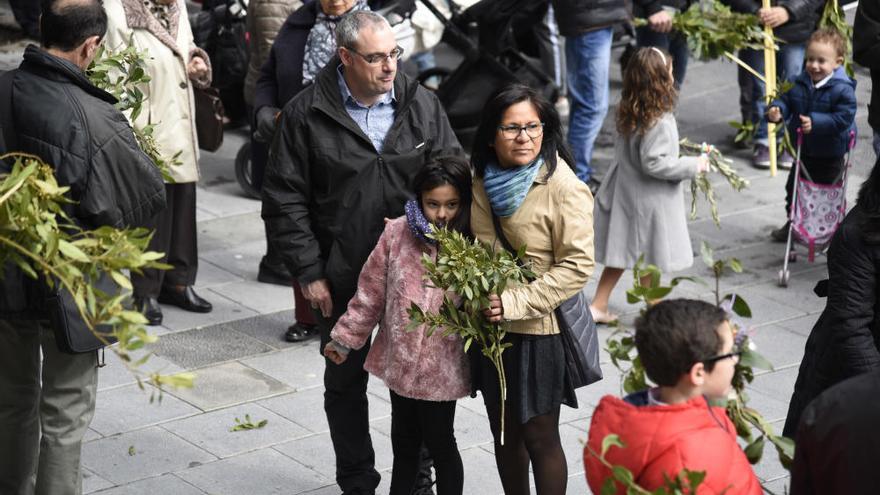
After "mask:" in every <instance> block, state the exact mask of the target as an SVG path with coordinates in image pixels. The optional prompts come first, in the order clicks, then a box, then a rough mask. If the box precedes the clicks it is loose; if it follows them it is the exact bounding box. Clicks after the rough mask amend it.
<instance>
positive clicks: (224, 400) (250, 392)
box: [170, 362, 291, 411]
mask: <svg viewBox="0 0 880 495" xmlns="http://www.w3.org/2000/svg"><path fill="white" fill-rule="evenodd" d="M192 371H193V372H194V373H195V374H196V376H197V379H196V386H195V387H193V388H181V389H177V390H172V391H171V392H170V393H171V394H172V395H174V396H176V397H177V398H179V399H181V400H184V401H186V402H188V403H190V404H192V405H194V406H196V407H198V408H199V409H201V410H203V411H210V410H213V409H219V408H221V407H226V406H230V405H234V404H241V403H243V402H249V401H253V400H257V399H265V398H268V397H274V396H276V395H281V394H284V393H287V392H290V391H291V388H290V387H288V386H287V385H285V384H283V383H281V382H279V381H278V380H275V379H274V378H272V377H269V376H266V375H264V374H262V373H260V372H259V371H257V370H255V369H253V368H249V367H247V366H245V365H243V364H241V363H237V362H231V363H225V364H219V365H215V366H209V367H206V368H198V369H195V370H192Z"/></svg>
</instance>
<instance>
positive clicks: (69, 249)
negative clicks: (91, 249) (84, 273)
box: [58, 239, 91, 263]
mask: <svg viewBox="0 0 880 495" xmlns="http://www.w3.org/2000/svg"><path fill="white" fill-rule="evenodd" d="M58 250H59V251H61V253H62V254H64V255H65V256H67V257H68V258H70V259H72V260H74V261H79V262H82V263H89V262H91V259H90V258H89V257H88V256H86V253H84V252H82V251H81V250H80V249H79V248H78V247H76V246H74V245H73V244H72V243H70V242H68V241H66V240H64V239H58Z"/></svg>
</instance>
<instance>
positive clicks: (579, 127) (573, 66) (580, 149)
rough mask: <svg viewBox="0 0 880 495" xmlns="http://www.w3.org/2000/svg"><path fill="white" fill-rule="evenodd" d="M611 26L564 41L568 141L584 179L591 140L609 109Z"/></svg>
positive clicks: (584, 179) (594, 137)
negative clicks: (567, 101) (566, 68)
mask: <svg viewBox="0 0 880 495" xmlns="http://www.w3.org/2000/svg"><path fill="white" fill-rule="evenodd" d="M612 34H613V30H612V28H610V27H609V28H604V29H597V30H595V31H589V32H586V33H584V34H581V35H578V36H572V37H570V38H568V39H566V40H565V62H566V65H567V67H568V73H567V76H568V100H569V122H568V144H569V145H570V146H571V149H572V151H573V152H574V158H575V173H576V174H577V176H578V178H579V179H581V180H582V181H584V182H586V181H588V180H589V179H590V176H591V175H592V174H593V169H592V168H591V166H590V163H591V158H592V155H593V143H594V142H595V141H596V136H598V135H599V131H600V130H601V129H602V121H604V120H605V114H606V113H607V112H608V66H609V64H610V63H611V37H612Z"/></svg>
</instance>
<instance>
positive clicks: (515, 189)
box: [483, 155, 544, 217]
mask: <svg viewBox="0 0 880 495" xmlns="http://www.w3.org/2000/svg"><path fill="white" fill-rule="evenodd" d="M543 164H544V159H543V158H541V156H540V155H539V156H538V158H536V159H535V161H533V162H532V163H531V164H529V165H524V166H522V167H510V168H501V167H499V166H498V164H497V163H495V162H489V163H487V164H486V171H485V173H484V174H483V187H484V188H485V189H486V195H487V196H488V197H489V204H490V205H492V211H493V212H494V213H495V215H497V216H499V217H509V216H511V215H513V214H514V213H516V210H518V209H519V207H520V206H521V205H522V204H523V201H525V199H526V194H528V193H529V189H530V188H531V187H532V183H533V182H535V177H537V176H538V171H539V170H541V165H543Z"/></svg>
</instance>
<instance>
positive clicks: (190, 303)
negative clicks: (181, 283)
mask: <svg viewBox="0 0 880 495" xmlns="http://www.w3.org/2000/svg"><path fill="white" fill-rule="evenodd" d="M159 302H160V303H162V304H171V305H174V306H177V307H178V308H181V309H185V310H187V311H192V312H193V313H210V312H211V310H212V309H214V306H211V303H209V302H208V301H205V300H204V299H202V298H201V297H199V295H198V294H196V291H194V290H193V288H192V285H187V286H186V287H184V288H183V290H182V291H178V290H175V289H168V288H163V289H162V292H160V293H159Z"/></svg>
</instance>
